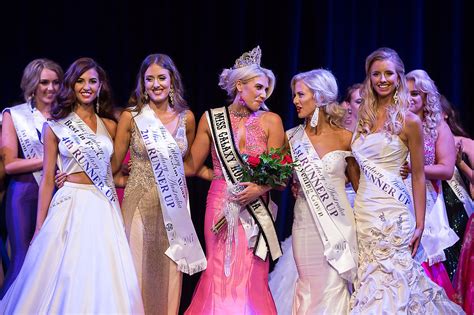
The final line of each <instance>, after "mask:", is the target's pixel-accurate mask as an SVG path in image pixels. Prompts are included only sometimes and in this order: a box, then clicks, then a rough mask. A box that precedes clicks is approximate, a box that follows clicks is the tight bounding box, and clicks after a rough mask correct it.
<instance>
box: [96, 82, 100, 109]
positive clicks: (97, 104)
mask: <svg viewBox="0 0 474 315" xmlns="http://www.w3.org/2000/svg"><path fill="white" fill-rule="evenodd" d="M99 97H100V88H99V90H98V91H97V98H96V103H95V110H96V112H97V114H98V113H99V110H100V103H99Z"/></svg>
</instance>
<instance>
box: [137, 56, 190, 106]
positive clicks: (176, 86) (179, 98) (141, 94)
mask: <svg viewBox="0 0 474 315" xmlns="http://www.w3.org/2000/svg"><path fill="white" fill-rule="evenodd" d="M153 64H156V65H158V66H160V67H162V68H163V69H166V70H168V71H169V73H170V77H171V88H172V89H173V90H174V96H173V102H171V100H169V104H170V106H172V107H173V108H174V109H175V110H176V111H177V112H178V113H180V112H182V111H183V110H186V109H188V103H187V102H186V100H185V99H184V87H183V82H182V81H181V75H180V73H179V71H178V68H176V65H175V64H174V62H173V60H172V59H171V58H170V57H169V56H168V55H165V54H152V55H148V56H147V57H146V58H145V60H143V62H142V64H141V66H140V71H139V72H138V74H137V86H136V88H135V90H134V91H133V92H132V95H131V96H130V98H129V99H128V104H129V105H130V106H134V107H135V110H136V111H137V112H140V111H141V109H142V108H143V105H144V104H146V102H147V100H146V97H145V82H144V79H145V72H146V71H147V69H148V68H149V67H150V66H151V65H153ZM168 97H170V96H168Z"/></svg>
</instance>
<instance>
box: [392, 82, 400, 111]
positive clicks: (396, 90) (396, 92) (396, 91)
mask: <svg viewBox="0 0 474 315" xmlns="http://www.w3.org/2000/svg"><path fill="white" fill-rule="evenodd" d="M398 102H399V98H398V84H397V87H396V89H395V93H394V94H393V103H394V104H395V106H398Z"/></svg>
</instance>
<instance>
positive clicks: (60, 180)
mask: <svg viewBox="0 0 474 315" xmlns="http://www.w3.org/2000/svg"><path fill="white" fill-rule="evenodd" d="M66 178H67V174H66V173H63V172H61V171H60V170H57V171H56V176H55V177H54V183H55V184H56V187H58V188H62V187H63V186H64V182H65V181H66Z"/></svg>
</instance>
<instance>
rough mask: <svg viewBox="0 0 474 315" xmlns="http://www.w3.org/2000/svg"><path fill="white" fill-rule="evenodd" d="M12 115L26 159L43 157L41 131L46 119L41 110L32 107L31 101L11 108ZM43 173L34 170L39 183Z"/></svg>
mask: <svg viewBox="0 0 474 315" xmlns="http://www.w3.org/2000/svg"><path fill="white" fill-rule="evenodd" d="M10 115H11V117H12V120H13V125H14V126H15V130H16V134H17V137H18V141H19V143H20V146H21V150H22V152H23V156H24V157H25V159H32V158H40V159H42V158H43V143H41V131H42V129H43V123H44V122H46V119H45V118H44V117H43V115H42V114H41V113H40V111H39V110H37V109H36V108H35V107H31V105H30V104H29V103H24V104H21V105H17V106H14V107H12V108H10ZM42 174H43V170H39V171H36V172H33V176H34V178H35V180H36V182H37V183H38V185H39V183H40V181H41V176H42Z"/></svg>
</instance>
